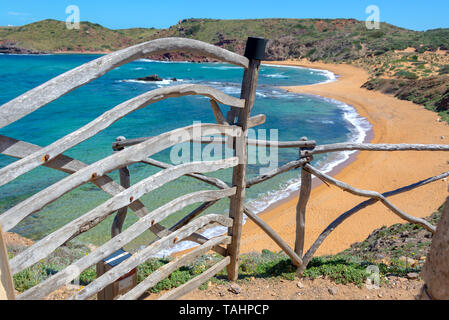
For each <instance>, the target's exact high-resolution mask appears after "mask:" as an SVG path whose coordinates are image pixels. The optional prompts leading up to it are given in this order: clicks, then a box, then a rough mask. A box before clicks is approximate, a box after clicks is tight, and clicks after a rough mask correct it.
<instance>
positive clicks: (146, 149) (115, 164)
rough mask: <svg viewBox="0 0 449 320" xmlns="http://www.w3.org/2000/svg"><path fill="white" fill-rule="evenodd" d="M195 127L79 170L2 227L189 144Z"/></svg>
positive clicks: (2, 219)
mask: <svg viewBox="0 0 449 320" xmlns="http://www.w3.org/2000/svg"><path fill="white" fill-rule="evenodd" d="M194 127H195V125H192V126H188V127H185V128H180V129H176V130H173V131H170V132H166V133H164V134H161V135H159V136H157V137H155V138H153V139H150V140H148V141H145V142H143V143H141V144H138V145H135V146H133V147H130V148H128V149H126V150H125V151H122V152H118V153H115V154H113V155H111V156H109V157H107V158H104V159H102V160H99V161H97V162H95V163H94V164H92V165H90V166H88V167H86V168H83V169H81V170H79V171H77V172H76V173H74V174H72V175H70V176H68V177H66V178H64V179H62V180H60V181H58V182H57V183H55V184H53V185H51V186H50V187H48V188H46V189H45V190H43V191H41V192H38V193H36V194H34V195H33V196H31V197H29V198H27V199H26V200H24V201H22V202H21V203H19V204H18V205H16V206H14V207H13V208H11V209H9V210H8V211H6V212H5V213H3V214H2V215H1V216H0V225H1V226H2V227H3V228H4V230H5V231H8V230H10V229H11V228H13V227H14V226H16V225H17V224H18V223H19V222H20V221H21V220H23V219H24V218H26V217H27V216H29V215H30V214H32V213H34V212H37V211H39V210H41V209H42V208H43V207H44V206H46V205H48V204H49V203H51V202H53V201H55V200H57V199H59V198H60V197H61V196H63V195H64V194H66V193H67V192H69V191H71V190H73V189H75V188H77V187H78V186H80V185H82V184H84V183H87V182H89V181H92V180H96V179H97V177H101V176H103V175H105V174H107V173H109V172H111V171H113V170H116V169H117V168H121V167H123V166H127V165H130V164H132V163H136V162H140V161H142V160H144V159H146V158H148V157H149V156H151V155H153V154H156V153H158V152H160V151H162V150H164V149H167V148H169V147H171V146H173V145H175V144H178V143H182V142H185V141H188V140H189V139H190V137H191V136H192V135H193V130H194ZM201 129H202V130H204V131H214V132H215V131H216V132H219V133H222V134H226V135H230V136H239V135H240V134H241V130H240V128H239V127H236V126H234V127H230V126H226V125H217V124H202V125H201Z"/></svg>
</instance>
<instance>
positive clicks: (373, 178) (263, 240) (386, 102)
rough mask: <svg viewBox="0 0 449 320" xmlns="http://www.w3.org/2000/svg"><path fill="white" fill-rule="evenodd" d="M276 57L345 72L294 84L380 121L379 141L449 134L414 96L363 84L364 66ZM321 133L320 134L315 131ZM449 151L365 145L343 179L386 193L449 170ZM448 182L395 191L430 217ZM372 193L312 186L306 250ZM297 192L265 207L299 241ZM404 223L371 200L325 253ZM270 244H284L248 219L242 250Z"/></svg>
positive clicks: (411, 209)
mask: <svg viewBox="0 0 449 320" xmlns="http://www.w3.org/2000/svg"><path fill="white" fill-rule="evenodd" d="M273 64H284V65H295V66H304V67H310V68H316V69H325V70H330V71H332V72H334V73H335V74H337V75H338V76H340V78H339V79H338V80H337V81H335V82H331V83H325V84H316V85H309V86H298V87H288V88H286V89H288V90H289V91H292V92H297V93H307V94H314V95H320V96H322V97H327V98H332V99H335V100H339V101H342V102H345V103H347V104H350V105H352V106H353V107H355V108H356V109H357V112H358V113H359V114H360V115H361V116H363V117H365V118H367V119H368V120H369V121H370V122H371V124H372V125H373V140H372V141H371V142H372V143H433V144H446V143H447V142H448V141H449V126H448V124H446V123H443V122H438V121H437V119H438V115H437V114H436V113H434V112H432V111H429V110H426V109H425V108H424V107H423V106H420V105H416V104H414V103H412V102H408V101H402V100H398V99H396V98H394V97H392V96H388V95H385V94H382V93H379V92H375V91H368V90H366V89H362V88H360V87H361V85H362V84H363V83H365V82H366V81H367V80H368V74H367V72H365V71H364V70H363V69H360V68H357V67H354V66H351V65H345V64H338V65H333V64H323V63H309V62H307V61H286V62H275V63H273ZM309 138H310V139H313V137H309ZM448 160H449V154H448V153H447V152H446V153H445V152H412V151H405V152H404V151H403V152H368V151H365V152H362V153H359V154H358V155H357V156H356V158H355V161H353V162H352V163H350V164H349V165H348V166H346V167H344V168H343V169H342V170H341V171H340V172H338V173H337V174H336V178H337V179H340V180H342V181H344V182H347V183H349V184H351V185H352V186H354V187H358V188H362V189H366V190H373V191H378V192H386V191H390V190H394V189H397V188H399V187H402V186H405V185H408V184H411V183H414V182H417V181H420V180H422V179H425V178H428V177H431V176H435V175H438V174H441V173H443V172H445V171H448V170H449V164H448V163H447V161H448ZM447 195H448V194H447V183H446V182H444V181H438V182H435V183H433V184H430V185H427V186H424V187H421V188H419V189H416V190H413V191H411V192H407V193H404V194H401V195H397V196H394V197H391V198H390V200H391V201H392V202H393V203H394V204H395V205H397V206H398V207H399V208H401V209H402V210H404V211H405V212H407V213H409V214H411V215H414V216H417V217H426V216H429V215H430V214H432V213H433V212H434V211H435V210H437V209H438V207H439V206H440V205H441V204H442V203H443V202H444V200H445V198H446V197H447ZM364 200H366V198H361V197H357V196H353V195H351V194H348V193H345V192H343V191H342V190H340V189H337V188H335V187H328V186H326V185H323V184H321V185H319V186H317V187H316V188H314V189H313V190H312V195H311V198H310V201H309V205H308V208H307V214H306V244H305V246H306V249H307V248H308V247H309V246H310V245H311V243H312V242H313V241H314V240H315V239H316V238H317V236H318V235H319V234H320V233H321V232H322V230H323V229H324V228H325V227H326V226H327V225H328V224H329V223H330V222H332V221H333V220H334V219H335V218H336V217H338V216H339V215H340V214H341V213H343V212H345V211H346V210H348V209H351V208H352V207H354V206H355V205H357V204H358V203H360V202H362V201H364ZM296 203H297V198H292V199H290V200H288V201H285V202H283V203H281V204H280V205H278V206H276V207H274V208H273V209H269V210H268V211H266V212H264V213H261V214H260V217H261V218H262V219H263V220H265V221H266V222H267V223H268V224H269V225H270V226H271V227H272V228H273V229H274V230H275V231H276V232H278V233H279V234H280V235H281V236H282V238H283V239H284V240H286V241H287V242H288V243H289V244H290V245H291V246H292V247H293V245H294V239H295V220H296V212H295V208H296ZM401 222H404V221H403V220H401V219H400V218H399V217H397V216H396V215H395V214H393V213H392V212H391V211H389V210H387V209H386V208H385V207H384V206H383V205H382V204H379V203H377V204H375V205H373V206H371V207H368V208H366V209H364V210H362V211H360V212H359V213H357V214H356V215H354V216H353V217H351V218H349V219H348V220H346V221H345V222H344V223H343V224H342V225H340V226H339V227H338V228H337V229H336V230H335V231H334V232H333V233H332V234H331V235H330V236H329V237H328V238H327V239H326V241H325V242H324V243H323V245H322V246H321V248H320V249H319V251H318V252H317V253H318V254H334V253H338V252H341V251H342V250H344V249H346V248H348V247H349V246H350V245H351V244H352V243H354V242H359V241H362V240H364V239H365V238H366V237H367V236H368V235H369V234H370V233H371V232H372V231H373V230H375V229H377V228H379V227H382V226H390V225H392V224H395V223H401ZM262 249H270V250H276V251H278V250H280V249H279V248H278V247H277V246H276V244H275V243H274V242H273V241H272V240H271V239H270V238H269V237H268V236H267V235H266V234H264V232H263V231H262V230H261V229H259V228H258V227H257V226H256V225H255V224H254V223H252V222H251V221H248V222H247V223H246V224H245V226H244V228H243V238H242V247H241V252H242V253H244V252H251V251H259V252H260V250H262Z"/></svg>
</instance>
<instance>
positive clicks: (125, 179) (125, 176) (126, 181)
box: [111, 137, 131, 238]
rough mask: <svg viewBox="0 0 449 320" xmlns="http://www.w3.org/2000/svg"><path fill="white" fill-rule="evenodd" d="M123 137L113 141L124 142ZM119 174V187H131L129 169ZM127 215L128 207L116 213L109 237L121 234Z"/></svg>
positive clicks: (120, 170) (124, 168) (121, 169)
mask: <svg viewBox="0 0 449 320" xmlns="http://www.w3.org/2000/svg"><path fill="white" fill-rule="evenodd" d="M125 140H126V138H125V137H118V138H117V139H115V141H117V142H118V141H125ZM123 149H125V148H120V149H115V150H114V151H116V152H117V151H121V150H123ZM119 174H120V185H121V186H122V187H123V188H125V189H128V188H129V187H130V186H131V180H130V176H129V169H128V167H123V168H120V169H119ZM127 213H128V207H124V208H121V209H119V210H118V211H117V214H116V215H115V218H114V222H113V223H112V227H111V237H112V238H114V237H116V236H117V235H119V234H120V233H122V228H123V223H124V222H125V219H126V215H127Z"/></svg>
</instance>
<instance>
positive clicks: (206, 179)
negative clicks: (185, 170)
mask: <svg viewBox="0 0 449 320" xmlns="http://www.w3.org/2000/svg"><path fill="white" fill-rule="evenodd" d="M140 162H142V163H146V164H149V165H151V166H154V167H158V168H161V169H168V168H171V167H173V165H171V164H168V163H165V162H162V161H158V160H154V159H145V160H142V161H140ZM186 176H187V177H192V178H194V179H197V180H199V181H203V182H205V183H207V184H210V185H212V186H215V187H217V188H220V189H226V188H229V186H228V185H227V184H226V183H224V182H223V181H221V180H220V179H218V178H212V177H208V176H205V175H201V174H196V173H189V174H186Z"/></svg>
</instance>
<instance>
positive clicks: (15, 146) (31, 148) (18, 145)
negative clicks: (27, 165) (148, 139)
mask: <svg viewBox="0 0 449 320" xmlns="http://www.w3.org/2000/svg"><path fill="white" fill-rule="evenodd" d="M39 149H41V147H40V146H37V145H34V144H31V143H28V142H24V141H19V140H16V139H13V138H9V137H6V136H2V135H0V153H2V154H4V155H7V156H10V157H14V158H19V159H21V158H23V157H26V156H27V155H29V154H31V153H33V152H35V151H37V150H39ZM44 166H46V167H48V168H51V169H55V170H58V171H62V172H65V173H68V174H73V173H75V172H77V171H79V170H81V169H83V168H86V167H88V165H87V164H85V163H83V162H81V161H78V160H74V159H72V158H70V157H67V156H64V155H59V156H58V157H56V158H54V159H53V160H50V161H49V162H48V163H45V164H44ZM92 183H93V184H95V185H96V186H97V187H98V188H100V189H101V190H103V191H104V192H106V193H108V194H110V195H112V196H115V195H117V194H119V193H120V192H122V191H123V190H125V189H124V188H123V187H122V186H120V185H118V184H117V183H116V182H115V181H114V180H112V179H111V178H110V177H108V176H107V175H104V176H101V177H98V178H97V179H95V180H93V181H92ZM129 208H130V209H131V210H133V211H134V212H135V214H136V215H137V216H138V217H139V218H142V217H143V216H146V215H147V214H148V212H149V211H148V209H147V208H146V207H145V206H144V204H143V203H142V202H141V201H140V200H136V201H134V202H133V203H131V204H130V205H129ZM150 231H151V232H153V233H154V234H155V235H156V236H157V237H158V238H162V237H163V236H165V235H166V234H167V231H168V230H166V229H165V228H164V227H163V226H161V225H160V224H158V223H156V224H155V225H154V226H152V227H151V228H150ZM196 236H199V235H196ZM192 241H195V239H194V240H192Z"/></svg>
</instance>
